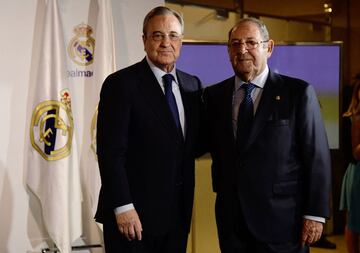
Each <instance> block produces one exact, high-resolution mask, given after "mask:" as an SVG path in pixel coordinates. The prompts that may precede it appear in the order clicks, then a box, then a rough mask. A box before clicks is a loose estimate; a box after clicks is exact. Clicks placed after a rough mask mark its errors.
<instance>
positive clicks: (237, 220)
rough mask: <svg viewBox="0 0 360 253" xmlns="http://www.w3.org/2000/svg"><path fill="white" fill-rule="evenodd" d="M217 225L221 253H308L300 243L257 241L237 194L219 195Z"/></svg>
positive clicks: (306, 248)
mask: <svg viewBox="0 0 360 253" xmlns="http://www.w3.org/2000/svg"><path fill="white" fill-rule="evenodd" d="M215 215H216V224H217V230H218V238H219V245H220V249H221V253H308V252H309V247H308V246H305V247H303V248H301V245H300V238H299V240H298V241H294V242H285V243H269V242H261V241H259V240H257V239H256V238H255V237H254V236H253V234H252V233H251V232H250V230H249V229H248V225H247V224H246V222H245V220H244V216H243V214H242V211H241V206H240V201H239V199H238V196H237V194H236V192H233V193H226V194H217V196H216V203H215Z"/></svg>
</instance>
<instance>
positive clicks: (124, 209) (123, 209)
mask: <svg viewBox="0 0 360 253" xmlns="http://www.w3.org/2000/svg"><path fill="white" fill-rule="evenodd" d="M132 209H135V207H134V205H133V203H130V204H127V205H123V206H119V207H117V208H115V209H114V212H115V214H121V213H125V212H127V211H129V210H132Z"/></svg>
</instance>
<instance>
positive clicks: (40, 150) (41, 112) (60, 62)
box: [26, 0, 82, 253]
mask: <svg viewBox="0 0 360 253" xmlns="http://www.w3.org/2000/svg"><path fill="white" fill-rule="evenodd" d="M59 2H60V0H39V1H38V12H39V13H38V15H37V22H36V26H38V27H35V30H37V31H39V32H37V33H35V35H34V36H35V37H34V43H35V44H34V51H33V55H32V57H33V59H36V61H35V62H37V71H36V73H35V78H34V81H33V82H30V92H29V105H30V107H31V110H32V112H31V115H29V116H31V123H30V143H29V144H28V157H27V161H26V163H27V175H26V181H27V185H28V187H29V189H30V191H31V192H32V193H33V194H34V195H35V196H36V197H37V198H38V199H39V201H40V204H41V210H42V213H41V214H42V218H43V222H44V225H45V228H46V230H47V232H48V234H49V236H50V238H51V239H52V240H53V242H54V243H55V245H56V246H57V247H58V248H59V249H60V251H61V252H62V253H63V252H65V253H67V252H71V243H72V242H73V241H74V240H75V239H77V238H79V236H80V235H81V225H82V224H81V202H82V194H81V185H80V172H79V164H78V153H77V146H76V141H75V137H74V119H73V116H72V109H71V98H72V97H71V95H72V93H71V90H70V87H68V80H67V73H66V50H65V40H64V35H63V25H62V21H61V14H60V11H59V6H58V4H59ZM37 36H39V37H37ZM37 42H38V43H37Z"/></svg>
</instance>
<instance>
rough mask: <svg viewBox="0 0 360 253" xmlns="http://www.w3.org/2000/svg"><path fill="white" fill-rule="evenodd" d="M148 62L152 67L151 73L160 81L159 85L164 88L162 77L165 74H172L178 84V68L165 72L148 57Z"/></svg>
mask: <svg viewBox="0 0 360 253" xmlns="http://www.w3.org/2000/svg"><path fill="white" fill-rule="evenodd" d="M146 61H147V63H148V64H149V66H150V69H151V71H152V72H153V73H154V75H155V77H156V79H157V80H158V82H159V84H161V86H163V82H162V77H163V75H165V74H171V75H172V76H173V77H174V80H175V83H176V84H178V80H177V76H176V66H175V65H174V68H173V69H172V70H171V71H170V72H169V73H167V72H165V71H163V70H162V69H160V68H158V67H156V66H155V64H154V63H153V62H152V61H151V60H150V59H149V57H148V56H146Z"/></svg>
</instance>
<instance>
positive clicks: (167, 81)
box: [162, 74, 174, 89]
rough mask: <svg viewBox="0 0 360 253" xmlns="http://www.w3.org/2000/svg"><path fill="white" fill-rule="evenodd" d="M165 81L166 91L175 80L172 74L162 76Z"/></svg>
mask: <svg viewBox="0 0 360 253" xmlns="http://www.w3.org/2000/svg"><path fill="white" fill-rule="evenodd" d="M162 79H163V80H164V86H165V89H166V88H168V87H171V84H172V81H173V80H174V76H173V75H172V74H165V75H163V76H162Z"/></svg>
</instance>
